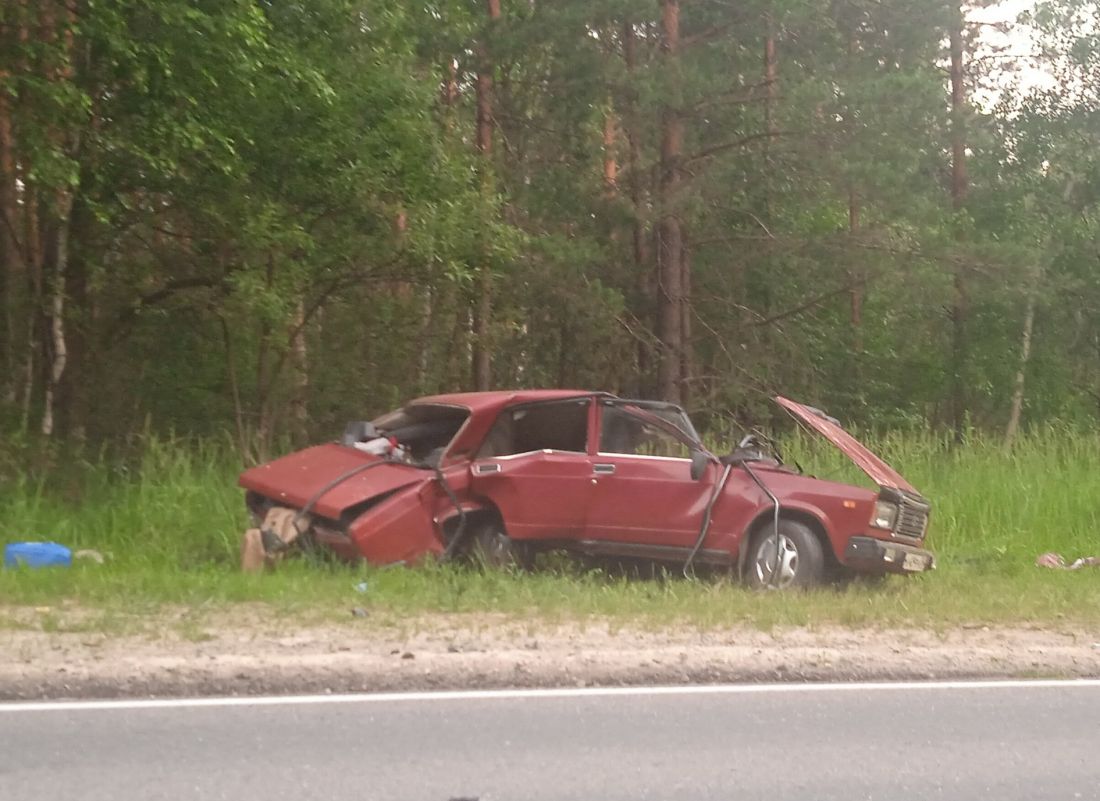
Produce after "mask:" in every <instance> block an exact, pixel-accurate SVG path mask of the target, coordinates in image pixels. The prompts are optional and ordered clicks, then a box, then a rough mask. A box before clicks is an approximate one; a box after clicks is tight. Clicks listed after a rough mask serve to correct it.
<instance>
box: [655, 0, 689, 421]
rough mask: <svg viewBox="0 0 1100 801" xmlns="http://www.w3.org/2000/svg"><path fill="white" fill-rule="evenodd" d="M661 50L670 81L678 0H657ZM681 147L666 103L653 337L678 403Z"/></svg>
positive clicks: (677, 121) (666, 389)
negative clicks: (655, 338)
mask: <svg viewBox="0 0 1100 801" xmlns="http://www.w3.org/2000/svg"><path fill="white" fill-rule="evenodd" d="M661 51H662V54H663V59H664V65H665V70H666V71H667V72H669V73H670V74H671V75H672V76H673V79H674V81H675V80H676V78H677V73H678V71H679V68H680V64H679V60H680V2H679V0H661ZM683 146H684V121H683V118H682V116H681V112H680V109H679V108H677V107H676V105H675V104H673V103H666V104H665V106H664V108H663V109H662V112H661V182H660V209H661V222H660V226H659V227H660V250H659V254H658V259H659V261H658V284H659V287H658V289H659V291H658V294H657V305H658V330H657V333H658V337H659V339H660V340H661V361H660V364H659V366H658V371H657V391H658V393H659V394H660V397H661V398H662V399H663V400H666V401H669V402H670V403H679V402H680V399H681V384H680V378H681V375H682V374H683V306H684V297H683V280H684V265H683V256H684V243H683V224H682V221H681V220H680V213H679V209H678V208H677V204H678V203H679V193H680V187H681V184H682V182H683V175H682V165H681V163H680V159H681V156H682V155H683Z"/></svg>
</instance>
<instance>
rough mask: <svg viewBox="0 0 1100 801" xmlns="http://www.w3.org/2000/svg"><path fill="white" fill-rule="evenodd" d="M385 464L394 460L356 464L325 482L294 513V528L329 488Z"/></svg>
mask: <svg viewBox="0 0 1100 801" xmlns="http://www.w3.org/2000/svg"><path fill="white" fill-rule="evenodd" d="M384 464H392V462H390V461H389V460H388V459H380V460H379V461H377V462H367V463H366V464H361V465H356V466H355V467H354V468H352V469H351V470H348V471H347V472H346V473H342V474H341V475H339V476H337V477H336V478H334V479H333V480H332V481H330V482H329V483H327V484H325V486H323V487H321V489H319V490H317V492H315V493H314V494H313V497H312V498H310V499H309V500H308V501H306V502H305V505H304V506H303V507H302V508H301V509H299V510H298V514H296V515H294V528H298V523H299V522H301V520H302V518H303V517H305V516H306V515H308V514H309V512H310V510H311V509H312V508H313V506H314V504H316V503H317V501H319V500H321V498H322V497H323V496H324V495H325V494H326V493H327V492H328V491H329V490H331V489H334V488H335V487H338V486H339V485H341V484H343V483H344V482H345V481H347V480H348V479H349V478H354V477H355V476H357V475H359V474H360V473H365V472H367V471H368V470H370V469H371V468H372V467H379V466H381V465H384Z"/></svg>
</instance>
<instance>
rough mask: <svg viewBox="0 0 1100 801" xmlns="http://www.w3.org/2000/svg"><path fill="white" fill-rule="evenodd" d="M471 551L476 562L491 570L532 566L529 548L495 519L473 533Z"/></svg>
mask: <svg viewBox="0 0 1100 801" xmlns="http://www.w3.org/2000/svg"><path fill="white" fill-rule="evenodd" d="M472 540H473V541H472V542H471V547H470V550H471V553H472V556H473V558H474V562H475V563H477V564H479V565H481V566H482V567H483V568H487V569H490V570H507V569H511V568H521V569H527V568H528V567H530V559H529V556H528V552H527V551H528V549H527V548H526V547H525V545H524V543H519V542H516V541H515V540H513V539H512V538H511V537H509V536H508V533H507V532H506V531H505V530H504V526H502V525H501V524H500V523H498V522H496V521H494V522H491V523H485V524H483V525H481V526H479V527H478V528H477V530H476V531H475V532H474V533H473V538H472Z"/></svg>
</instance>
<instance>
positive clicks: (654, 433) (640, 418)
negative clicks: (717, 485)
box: [585, 400, 718, 553]
mask: <svg viewBox="0 0 1100 801" xmlns="http://www.w3.org/2000/svg"><path fill="white" fill-rule="evenodd" d="M598 416H599V424H598V437H599V447H598V450H597V451H596V453H595V455H594V456H593V457H592V479H593V482H594V483H593V492H592V495H591V499H590V501H589V507H588V523H587V526H586V534H585V536H586V538H588V539H591V540H597V541H602V542H604V543H624V544H636V545H645V546H661V547H671V548H690V547H691V546H692V545H693V544H694V543H695V539H696V537H697V536H698V534H699V527H700V525H701V523H702V519H703V512H704V510H705V508H706V504H707V501H708V499H709V497H710V493H711V491H712V489H713V487H714V482H715V480H716V478H717V472H718V471H717V470H716V469H714V466H713V465H712V466H711V467H710V468H708V469H707V471H706V473H705V474H704V476H703V477H702V478H701V479H699V480H696V479H693V478H692V477H691V448H690V447H689V446H688V445H687V444H686V443H685V441H684V438H682V437H678V436H675V434H673V433H672V432H670V431H669V430H668V429H667V427H666V426H663V425H661V421H660V419H658V418H656V416H655V415H654V414H653V413H652V412H650V411H647V410H646V409H645V408H643V407H641V406H639V405H632V404H631V403H629V402H621V401H610V400H608V401H601V402H600V403H599V405H598ZM625 552H626V551H625V550H624V553H625Z"/></svg>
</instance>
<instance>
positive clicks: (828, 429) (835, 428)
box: [775, 396, 920, 495]
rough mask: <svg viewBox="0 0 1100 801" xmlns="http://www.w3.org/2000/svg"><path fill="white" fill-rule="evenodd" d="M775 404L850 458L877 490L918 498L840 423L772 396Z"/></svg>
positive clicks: (818, 410)
mask: <svg viewBox="0 0 1100 801" xmlns="http://www.w3.org/2000/svg"><path fill="white" fill-rule="evenodd" d="M775 401H776V403H778V404H779V405H780V406H782V407H783V408H784V409H786V410H787V412H788V413H790V415H791V416H792V417H794V418H795V419H796V420H798V421H799V422H800V423H803V424H804V425H806V426H808V427H809V428H812V429H813V430H814V431H816V432H817V433H819V434H821V436H823V437H825V439H827V440H829V442H831V443H833V444H834V445H836V447H837V448H839V449H840V451H841V453H843V454H844V455H845V456H847V457H848V458H849V459H851V460H852V461H853V462H854V463H855V465H856V467H858V468H859V469H860V470H862V471H863V472H864V473H866V474H867V475H868V476H870V478H871V480H872V481H874V482H875V483H876V484H878V485H879V486H880V487H887V488H890V489H895V490H899V491H901V492H909V493H913V494H914V495H920V493H919V492H918V491H917V489H916V488H915V487H914V486H913V485H912V484H910V483H909V482H908V481H906V480H905V477H904V476H902V475H901V473H899V472H898V471H897V470H895V469H894V468H892V467H891V466H890V465H888V464H886V462H884V461H883V460H882V459H880V458H879V457H878V456H876V455H875V454H874V453H872V452H871V451H870V450H868V449H867V447H866V446H865V445H864V444H863V443H861V442H860V441H859V440H857V439H856V438H855V437H853V436H852V435H851V434H849V433H848V432H847V431H845V430H844V429H843V428H841V427H840V423H838V422H837V421H836V420H834V419H833V418H832V417H829V416H828V415H826V414H825V413H824V412H822V411H821V410H820V409H815V408H814V407H813V406H806V405H805V404H801V403H796V402H795V401H793V400H788V399H787V398H784V397H781V396H776V398H775Z"/></svg>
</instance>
